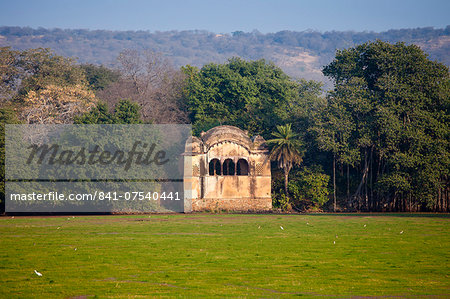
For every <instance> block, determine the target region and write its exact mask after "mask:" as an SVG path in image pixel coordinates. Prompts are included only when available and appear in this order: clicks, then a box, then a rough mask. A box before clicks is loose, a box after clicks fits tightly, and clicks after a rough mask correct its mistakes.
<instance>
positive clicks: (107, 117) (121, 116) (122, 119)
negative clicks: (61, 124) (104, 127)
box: [75, 100, 143, 124]
mask: <svg viewBox="0 0 450 299" xmlns="http://www.w3.org/2000/svg"><path fill="white" fill-rule="evenodd" d="M75 123H76V124H141V123H143V122H142V120H141V114H140V107H139V104H137V103H135V102H131V101H130V100H120V101H119V102H118V103H117V104H116V107H115V109H114V112H113V113H111V112H109V111H108V106H107V105H106V104H105V103H98V104H97V106H96V107H95V108H93V109H92V110H91V111H89V112H88V113H85V114H83V115H81V116H80V117H77V118H75Z"/></svg>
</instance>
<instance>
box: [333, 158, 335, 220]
mask: <svg viewBox="0 0 450 299" xmlns="http://www.w3.org/2000/svg"><path fill="white" fill-rule="evenodd" d="M333 200H334V205H333V207H334V212H335V213H336V154H334V153H333Z"/></svg>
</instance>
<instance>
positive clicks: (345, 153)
mask: <svg viewBox="0 0 450 299" xmlns="http://www.w3.org/2000/svg"><path fill="white" fill-rule="evenodd" d="M3 30H5V29H3ZM9 30H13V28H9ZM18 30H19V32H21V30H24V29H23V28H22V29H20V28H19V29H18ZM38 30H39V29H38ZM30 32H31V33H33V34H34V33H36V32H37V31H36V30H33V29H30ZM43 32H44V33H45V32H51V31H48V30H47V31H46V30H43ZM54 32H58V31H54ZM67 32H72V33H73V32H75V31H61V36H65V37H67V35H66V34H65V33H67ZM411 32H414V31H413V30H412V31H411ZM419 32H421V31H419ZM432 32H435V33H436V32H439V31H438V30H437V31H436V30H432ZM445 32H446V31H445V30H442V32H440V33H439V34H445ZM106 33H108V32H107V31H100V32H98V34H100V35H101V34H106ZM11 34H12V33H11ZM11 34H10V35H11ZM22 34H23V36H25V37H26V36H33V34H31V35H24V34H25V33H22ZM83 34H87V35H89V34H93V32H89V31H80V35H83ZM132 34H137V35H139V34H140V33H138V32H134V33H132ZM141 34H143V35H146V34H147V35H148V33H145V32H144V33H141ZM192 34H194V33H192ZM195 34H199V33H195ZM202 34H203V33H202ZM204 34H207V33H204ZM305 34H306V33H305ZM436 34H438V33H436ZM439 34H438V37H439V36H441V35H439ZM16 35H18V33H16ZM241 35H243V38H251V36H253V38H256V37H257V36H258V34H257V33H252V34H245V33H234V34H233V36H229V37H227V38H232V39H234V38H239V36H241ZM125 36H127V35H126V34H125ZM266 37H267V36H266ZM297 43H298V41H297ZM169 58H170V57H167V56H166V55H164V54H162V53H160V52H156V51H152V50H150V49H136V48H134V49H126V50H122V51H120V53H119V54H118V56H117V57H116V58H115V60H116V61H117V64H116V67H114V68H109V67H108V66H104V65H95V64H84V63H81V64H80V63H78V62H77V61H75V60H73V59H72V58H67V57H64V56H60V55H58V54H56V53H55V52H53V51H52V50H49V49H27V50H16V49H13V48H10V47H3V48H0V66H1V69H0V73H1V79H2V80H1V82H0V118H1V124H2V126H1V130H2V131H1V132H0V137H1V142H0V145H1V147H0V150H1V152H0V157H1V161H0V165H1V166H2V169H1V172H0V173H1V175H2V186H1V190H2V191H1V192H2V197H3V199H4V166H3V165H4V124H5V123H28V124H64V123H81V124H107V123H118V124H133V123H191V124H192V126H193V132H194V134H200V133H201V132H202V131H206V130H208V129H210V128H212V127H214V126H216V125H225V124H226V125H234V126H237V127H240V128H241V129H245V130H247V131H248V132H249V134H250V135H256V134H259V135H262V136H263V137H264V138H265V139H266V140H267V141H268V144H269V145H270V148H271V151H272V160H273V164H272V174H273V182H272V197H273V205H274V208H276V209H280V210H297V211H317V210H325V211H442V212H448V211H449V210H450V206H449V201H450V199H449V191H450V180H449V174H450V173H449V171H450V128H449V123H450V122H449V118H450V114H449V108H450V80H449V79H450V77H449V69H448V67H447V66H446V65H445V64H443V63H439V62H436V61H433V60H431V59H429V58H428V57H427V54H426V53H425V52H424V51H423V50H422V49H421V48H420V47H418V46H416V45H414V44H406V43H395V44H394V43H389V42H382V41H379V40H377V41H371V42H366V43H361V44H359V45H356V46H352V47H349V48H347V49H343V50H339V51H337V52H336V53H335V54H334V56H333V58H332V60H331V61H330V62H329V63H328V64H327V65H326V66H325V67H324V68H323V69H322V71H323V74H324V75H325V76H326V77H327V78H329V80H330V82H332V83H333V85H332V86H333V88H332V89H331V90H329V91H324V89H323V84H322V83H321V82H318V81H313V80H306V79H298V78H293V77H291V76H289V75H288V74H286V72H285V71H284V70H282V69H281V68H280V67H279V66H277V65H276V64H274V63H272V62H269V61H267V60H264V59H257V60H247V59H243V58H239V57H234V58H230V59H228V60H226V61H225V62H219V63H216V62H211V63H207V64H205V65H202V66H201V67H196V66H195V65H190V64H186V65H183V66H182V67H181V68H179V67H175V66H173V64H172V63H171V62H170V61H169ZM2 201H3V202H4V200H2Z"/></svg>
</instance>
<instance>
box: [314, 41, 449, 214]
mask: <svg viewBox="0 0 450 299" xmlns="http://www.w3.org/2000/svg"><path fill="white" fill-rule="evenodd" d="M323 72H324V74H325V75H327V76H329V77H331V78H332V79H333V80H334V81H335V88H334V90H333V91H332V92H331V93H330V95H329V101H328V107H327V109H326V111H327V113H328V115H325V118H328V120H333V122H334V120H335V121H336V124H334V125H333V126H329V127H328V129H327V130H325V129H326V127H327V126H326V125H325V126H324V128H325V129H324V130H325V131H327V133H326V134H322V138H324V137H323V136H325V137H326V136H328V137H330V136H331V137H333V136H334V140H335V141H336V140H339V139H338V138H337V136H339V135H340V134H341V135H342V132H341V131H342V130H341V129H342V127H348V129H345V130H344V131H343V132H345V136H346V138H344V141H345V142H344V144H347V143H348V144H350V147H346V146H344V149H345V150H344V151H343V153H344V155H342V154H338V153H339V146H338V145H339V143H337V145H336V144H335V143H336V142H335V141H334V142H329V144H331V145H333V144H335V145H334V146H331V145H330V146H324V147H323V148H324V149H325V150H328V151H331V152H333V153H335V154H336V155H341V156H342V157H343V158H345V159H343V161H346V163H348V164H350V165H351V164H352V163H350V162H351V161H352V160H353V159H352V158H349V157H355V156H357V157H358V159H357V160H358V161H357V163H354V166H355V168H354V171H355V172H357V171H358V170H359V183H358V184H356V185H355V186H357V187H356V190H355V192H354V195H353V198H354V199H355V200H356V201H357V205H358V207H359V208H361V207H363V208H365V209H372V210H377V209H378V210H380V209H389V210H417V209H420V208H421V207H424V206H427V207H428V208H429V209H440V210H443V209H448V206H449V198H448V192H447V191H445V190H448V188H449V169H450V157H449V152H450V141H449V140H450V128H449V125H448V124H449V112H448V111H449V107H450V96H449V95H450V80H449V70H448V68H447V67H446V66H444V65H442V64H440V63H437V62H434V61H431V60H429V59H428V58H427V55H426V54H425V53H424V52H423V51H422V50H421V49H420V48H419V47H417V46H415V45H409V46H407V45H405V44H403V43H398V44H395V45H392V44H389V43H385V42H382V41H376V42H370V43H366V44H363V45H359V46H356V47H354V48H350V49H347V50H342V51H338V52H337V54H336V58H335V59H334V60H333V61H332V62H331V63H330V64H329V65H328V66H326V67H325V68H324V70H323ZM346 124H348V125H346ZM321 125H322V124H319V126H318V127H319V129H320V127H321ZM341 125H342V127H341ZM318 136H319V138H320V136H321V135H320V134H318ZM347 137H348V138H347ZM323 144H326V142H323ZM353 147H354V148H356V149H357V151H358V154H357V155H355V154H354V151H353V149H352V148H353ZM347 158H349V159H348V160H346V159H347ZM352 166H353V165H352Z"/></svg>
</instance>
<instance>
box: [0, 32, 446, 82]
mask: <svg viewBox="0 0 450 299" xmlns="http://www.w3.org/2000/svg"><path fill="white" fill-rule="evenodd" d="M376 39H380V40H383V41H387V42H391V43H395V42H400V41H402V42H405V43H407V44H416V45H419V46H420V47H421V48H422V49H423V50H425V51H426V52H427V53H428V54H429V55H430V57H431V59H432V60H438V61H440V62H443V63H444V64H446V65H450V57H449V55H448V53H450V27H449V26H447V27H446V28H445V29H434V28H417V29H400V30H389V31H386V32H381V33H376V32H352V31H346V32H337V31H331V32H323V33H321V32H316V31H302V32H295V31H280V32H276V33H267V34H262V33H260V32H258V31H253V32H250V33H248V32H242V31H236V32H233V33H231V34H216V33H212V32H208V31H199V30H191V31H168V32H159V31H156V32H149V31H108V30H85V29H64V30H63V29H44V28H38V29H32V28H28V27H0V46H11V47H13V48H15V49H20V50H24V49H29V48H39V47H44V48H52V49H53V50H54V51H55V52H56V53H58V54H60V55H63V56H66V57H78V59H79V61H80V62H82V63H95V64H103V65H107V66H112V65H114V64H115V63H116V57H117V56H118V55H119V53H120V52H121V51H122V50H123V49H125V48H130V49H150V50H153V51H155V52H161V53H164V55H165V56H167V57H168V58H170V60H171V61H172V62H173V63H174V64H175V66H177V67H180V66H184V65H186V64H190V65H193V66H197V67H201V66H203V65H204V64H207V63H210V62H215V63H223V62H225V61H226V60H227V59H228V58H231V57H241V58H243V59H246V60H258V59H266V60H269V61H273V62H274V63H275V64H276V65H278V66H279V67H281V68H282V69H283V70H284V71H285V72H286V73H287V74H288V75H290V76H293V77H297V78H306V79H314V80H319V81H324V82H327V81H326V80H325V78H324V77H323V76H322V74H321V68H322V66H323V65H326V64H328V63H330V62H331V60H332V59H333V57H334V54H335V51H336V49H346V48H349V47H353V46H355V45H357V44H362V43H365V42H367V41H371V40H376ZM328 87H330V88H331V87H332V85H331V84H328Z"/></svg>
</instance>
